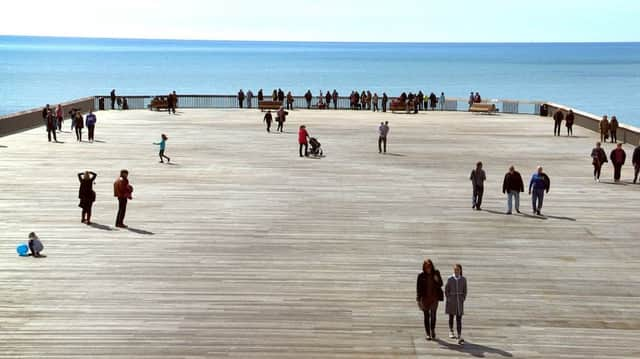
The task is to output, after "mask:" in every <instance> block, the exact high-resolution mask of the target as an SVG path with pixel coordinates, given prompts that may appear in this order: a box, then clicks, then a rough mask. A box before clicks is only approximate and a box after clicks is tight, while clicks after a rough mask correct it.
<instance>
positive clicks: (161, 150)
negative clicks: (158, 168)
mask: <svg viewBox="0 0 640 359" xmlns="http://www.w3.org/2000/svg"><path fill="white" fill-rule="evenodd" d="M168 139H169V138H168V137H167V136H166V135H165V134H164V133H163V134H162V141H160V142H158V143H156V142H154V143H153V144H154V145H160V153H159V154H158V155H159V156H160V163H164V161H163V159H164V158H166V159H167V163H169V162H171V158H169V157H167V156H165V155H164V149H165V148H166V146H167V140H168Z"/></svg>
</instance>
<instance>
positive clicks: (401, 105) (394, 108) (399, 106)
mask: <svg viewBox="0 0 640 359" xmlns="http://www.w3.org/2000/svg"><path fill="white" fill-rule="evenodd" d="M389 111H391V112H407V103H406V102H400V101H391V103H390V104H389Z"/></svg>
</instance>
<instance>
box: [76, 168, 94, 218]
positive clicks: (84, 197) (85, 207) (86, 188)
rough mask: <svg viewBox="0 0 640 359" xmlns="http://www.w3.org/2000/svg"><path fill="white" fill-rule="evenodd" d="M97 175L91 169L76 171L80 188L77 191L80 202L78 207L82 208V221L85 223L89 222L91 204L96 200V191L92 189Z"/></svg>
mask: <svg viewBox="0 0 640 359" xmlns="http://www.w3.org/2000/svg"><path fill="white" fill-rule="evenodd" d="M97 176H98V175H97V174H95V172H91V171H85V172H84V173H78V180H79V181H80V190H79V191H78V198H80V204H79V205H78V207H80V208H82V223H86V224H87V225H90V224H91V207H92V206H93V202H95V201H96V193H95V192H94V191H93V181H95V180H96V177H97Z"/></svg>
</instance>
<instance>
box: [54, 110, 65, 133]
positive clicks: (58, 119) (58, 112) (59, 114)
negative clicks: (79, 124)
mask: <svg viewBox="0 0 640 359" xmlns="http://www.w3.org/2000/svg"><path fill="white" fill-rule="evenodd" d="M63 120H64V117H63V116H62V105H60V104H58V106H56V124H57V125H58V126H57V127H58V131H59V132H62V122H63Z"/></svg>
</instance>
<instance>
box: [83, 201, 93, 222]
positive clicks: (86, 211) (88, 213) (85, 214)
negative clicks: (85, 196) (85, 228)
mask: <svg viewBox="0 0 640 359" xmlns="http://www.w3.org/2000/svg"><path fill="white" fill-rule="evenodd" d="M85 219H86V220H87V221H91V205H89V206H87V208H83V209H82V220H83V221H84V220H85Z"/></svg>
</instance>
